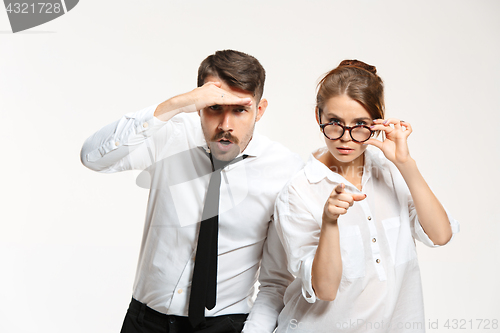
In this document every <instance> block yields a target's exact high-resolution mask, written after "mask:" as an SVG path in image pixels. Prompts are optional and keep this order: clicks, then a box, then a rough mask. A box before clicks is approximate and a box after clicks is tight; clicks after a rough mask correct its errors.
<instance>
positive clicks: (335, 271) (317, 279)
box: [312, 221, 342, 301]
mask: <svg viewBox="0 0 500 333" xmlns="http://www.w3.org/2000/svg"><path fill="white" fill-rule="evenodd" d="M341 278H342V257H341V255H340V242H339V227H338V224H337V223H336V222H335V223H332V222H327V221H323V226H322V228H321V234H320V239H319V244H318V249H317V250H316V255H315V256H314V261H313V265H312V286H313V289H314V292H315V294H316V296H317V297H318V298H319V299H321V300H323V301H333V300H334V299H335V297H336V296H337V290H338V288H339V285H340V280H341Z"/></svg>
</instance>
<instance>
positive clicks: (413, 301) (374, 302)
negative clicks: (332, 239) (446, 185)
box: [275, 147, 459, 333]
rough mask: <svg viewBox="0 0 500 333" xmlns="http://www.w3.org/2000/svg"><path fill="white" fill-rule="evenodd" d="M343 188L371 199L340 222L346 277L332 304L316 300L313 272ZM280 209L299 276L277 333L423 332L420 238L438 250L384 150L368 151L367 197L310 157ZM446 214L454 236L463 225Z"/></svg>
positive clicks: (279, 221)
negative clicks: (329, 213)
mask: <svg viewBox="0 0 500 333" xmlns="http://www.w3.org/2000/svg"><path fill="white" fill-rule="evenodd" d="M323 149H326V148H323ZM359 171H361V170H359ZM339 183H344V184H345V185H346V187H345V190H346V191H347V192H351V193H364V194H366V195H367V197H366V199H364V200H362V201H358V202H355V203H354V205H353V206H352V207H351V208H349V210H348V211H347V213H346V214H345V215H341V216H340V217H339V220H338V226H339V235H340V249H341V257H342V269H343V270H342V279H341V282H340V286H339V290H338V293H337V296H336V299H335V300H334V301H331V302H329V301H322V300H319V299H317V298H316V295H315V293H314V290H313V288H312V280H311V269H312V263H313V259H314V255H315V253H316V249H317V247H318V243H319V236H320V228H321V224H322V214H323V209H324V205H325V203H326V200H327V199H328V197H329V196H330V193H331V192H332V191H333V189H334V188H335V186H336V185H338V184H339ZM275 209H276V210H275V220H276V227H277V230H278V234H279V236H280V239H281V240H282V243H283V245H284V248H285V251H286V253H287V257H288V269H289V271H290V272H291V273H292V274H294V275H295V276H296V277H297V278H296V279H295V281H294V282H292V284H291V285H290V286H289V287H288V289H287V291H286V293H285V299H284V301H285V307H284V309H283V311H282V313H281V314H280V316H279V326H278V330H277V331H278V332H279V333H282V332H314V333H319V332H423V331H424V324H425V323H424V307H423V299H422V288H421V280H420V270H419V267H418V262H417V253H416V249H415V241H414V240H415V239H418V240H419V241H421V242H423V243H424V244H426V245H428V246H431V247H435V246H437V245H435V244H434V243H433V242H432V241H431V240H430V239H429V237H428V236H427V235H426V233H425V232H424V230H423V228H422V226H421V225H420V222H419V221H418V216H417V213H416V210H415V207H414V205H413V200H412V197H411V195H410V192H409V189H408V187H407V185H406V183H405V181H404V179H403V177H402V176H401V174H400V172H399V170H398V169H397V168H396V167H395V165H394V164H393V163H391V162H390V161H389V160H387V159H386V158H385V157H384V156H383V154H382V152H381V151H380V150H378V148H375V147H368V148H367V150H366V151H365V165H364V172H363V176H362V192H361V191H359V190H358V189H357V188H356V187H355V186H353V185H352V184H351V183H349V182H348V181H347V180H346V179H345V178H343V177H342V176H341V175H339V174H338V173H336V172H333V171H332V170H330V169H329V168H328V167H326V166H325V165H324V164H323V163H321V162H320V161H318V160H317V159H316V158H315V157H314V156H313V155H311V156H310V158H309V160H308V162H307V163H306V166H305V167H304V169H303V170H301V171H300V172H299V173H298V174H296V175H295V176H294V177H293V178H292V179H291V180H290V182H289V183H288V184H287V185H286V186H285V188H284V189H283V190H282V192H281V193H280V194H279V196H278V199H277V200H276V208H275ZM448 217H449V221H450V224H451V227H452V232H453V234H455V233H457V232H458V230H459V225H458V222H457V221H455V220H454V219H453V218H451V217H450V216H449V214H448Z"/></svg>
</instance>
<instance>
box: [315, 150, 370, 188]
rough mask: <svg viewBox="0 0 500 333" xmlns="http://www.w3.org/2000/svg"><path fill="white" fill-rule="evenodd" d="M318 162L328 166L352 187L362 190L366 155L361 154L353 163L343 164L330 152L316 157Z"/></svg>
mask: <svg viewBox="0 0 500 333" xmlns="http://www.w3.org/2000/svg"><path fill="white" fill-rule="evenodd" d="M316 158H317V159H318V161H320V162H321V163H323V164H324V165H326V166H327V167H328V168H329V169H330V170H332V171H333V172H336V173H338V174H339V175H341V176H342V177H344V178H345V179H346V180H347V181H349V182H350V183H351V184H352V185H354V186H356V187H357V188H358V189H359V190H361V179H362V177H363V170H364V164H365V154H364V153H363V154H361V155H360V156H359V157H358V158H356V159H355V160H353V161H351V162H347V163H344V162H341V161H339V160H337V159H336V158H335V157H333V155H332V154H330V152H329V151H328V150H326V151H324V152H322V153H321V154H319V155H318V156H316Z"/></svg>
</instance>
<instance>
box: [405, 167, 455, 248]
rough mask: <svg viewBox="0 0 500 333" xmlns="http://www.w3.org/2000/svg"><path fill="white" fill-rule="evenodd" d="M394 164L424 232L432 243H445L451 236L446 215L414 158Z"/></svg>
mask: <svg viewBox="0 0 500 333" xmlns="http://www.w3.org/2000/svg"><path fill="white" fill-rule="evenodd" d="M396 166H397V167H398V169H399V171H400V172H401V175H402V176H403V178H404V180H405V181H406V184H407V185H408V188H409V189H410V193H411V196H412V198H413V203H414V205H415V209H416V210H417V215H418V219H419V221H420V224H421V225H422V227H423V228H424V231H425V233H426V234H427V235H428V236H429V238H430V239H431V240H432V242H433V243H434V244H436V245H443V244H446V243H447V242H448V241H449V240H450V239H451V236H452V232H451V226H450V222H449V219H448V215H447V214H446V211H445V210H444V208H443V206H442V205H441V203H440V202H439V200H438V199H437V198H436V196H435V195H434V193H432V190H431V189H430V187H429V185H427V182H426V181H425V179H424V177H423V176H422V174H421V173H420V171H419V170H418V168H417V164H416V162H415V160H413V159H409V160H408V161H407V162H406V163H404V164H400V165H397V164H396Z"/></svg>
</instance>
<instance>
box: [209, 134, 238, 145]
mask: <svg viewBox="0 0 500 333" xmlns="http://www.w3.org/2000/svg"><path fill="white" fill-rule="evenodd" d="M220 139H225V140H228V141H231V142H232V143H234V144H239V143H240V140H238V138H237V137H235V136H233V135H232V134H231V133H230V132H226V131H223V132H219V133H217V134H215V135H214V137H213V138H212V140H210V141H212V142H216V141H219V140H220Z"/></svg>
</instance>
